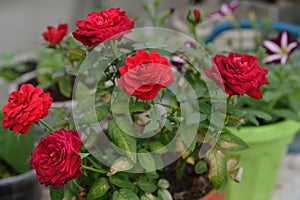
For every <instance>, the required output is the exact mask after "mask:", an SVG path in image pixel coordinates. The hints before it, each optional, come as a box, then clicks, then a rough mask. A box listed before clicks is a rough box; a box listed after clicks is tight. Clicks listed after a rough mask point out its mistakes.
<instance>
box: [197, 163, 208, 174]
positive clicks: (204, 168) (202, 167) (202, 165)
mask: <svg viewBox="0 0 300 200" xmlns="http://www.w3.org/2000/svg"><path fill="white" fill-rule="evenodd" d="M206 171H207V165H206V162H205V161H203V160H200V161H198V162H197V163H196V165H195V173H196V174H203V173H204V172H206Z"/></svg>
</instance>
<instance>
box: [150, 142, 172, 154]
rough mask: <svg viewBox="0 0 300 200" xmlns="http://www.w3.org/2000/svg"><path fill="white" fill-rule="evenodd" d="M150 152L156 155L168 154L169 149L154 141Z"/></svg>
mask: <svg viewBox="0 0 300 200" xmlns="http://www.w3.org/2000/svg"><path fill="white" fill-rule="evenodd" d="M149 146H150V150H151V151H153V152H155V153H166V152H167V151H168V149H167V148H166V147H165V145H163V144H162V143H160V142H158V141H154V142H151V143H150V145H149Z"/></svg>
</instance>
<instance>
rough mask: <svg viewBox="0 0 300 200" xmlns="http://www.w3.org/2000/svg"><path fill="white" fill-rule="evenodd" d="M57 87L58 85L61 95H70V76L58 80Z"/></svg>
mask: <svg viewBox="0 0 300 200" xmlns="http://www.w3.org/2000/svg"><path fill="white" fill-rule="evenodd" d="M58 87H59V91H60V92H61V94H62V95H64V96H66V97H71V93H72V82H71V80H70V78H68V77H64V78H62V79H61V80H59V81H58Z"/></svg>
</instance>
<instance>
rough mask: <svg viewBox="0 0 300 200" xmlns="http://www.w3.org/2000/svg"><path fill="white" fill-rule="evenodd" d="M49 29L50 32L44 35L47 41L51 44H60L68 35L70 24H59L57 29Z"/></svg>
mask: <svg viewBox="0 0 300 200" xmlns="http://www.w3.org/2000/svg"><path fill="white" fill-rule="evenodd" d="M47 29H48V31H46V32H44V33H43V37H44V38H45V40H47V41H48V42H49V43H50V44H58V43H60V42H61V41H62V39H63V38H64V37H65V36H66V35H67V32H68V24H59V25H58V27H57V29H55V28H54V27H53V26H48V27H47Z"/></svg>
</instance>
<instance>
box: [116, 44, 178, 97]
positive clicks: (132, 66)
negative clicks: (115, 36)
mask: <svg viewBox="0 0 300 200" xmlns="http://www.w3.org/2000/svg"><path fill="white" fill-rule="evenodd" d="M125 62H126V65H125V66H123V67H121V68H120V69H119V72H120V73H121V75H122V77H121V79H120V80H119V81H118V85H119V86H120V87H121V88H122V89H123V90H124V91H125V92H126V93H127V94H128V95H132V96H137V97H138V98H139V99H141V100H152V99H155V97H156V95H157V93H158V91H159V90H160V89H161V88H166V87H169V86H170V85H172V83H173V82H174V77H173V74H172V69H171V66H170V64H169V62H168V60H167V58H165V57H161V56H160V55H159V54H158V53H157V52H156V51H152V52H151V53H147V52H146V51H144V50H139V51H137V53H136V55H135V56H130V57H127V58H126V60H125Z"/></svg>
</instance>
